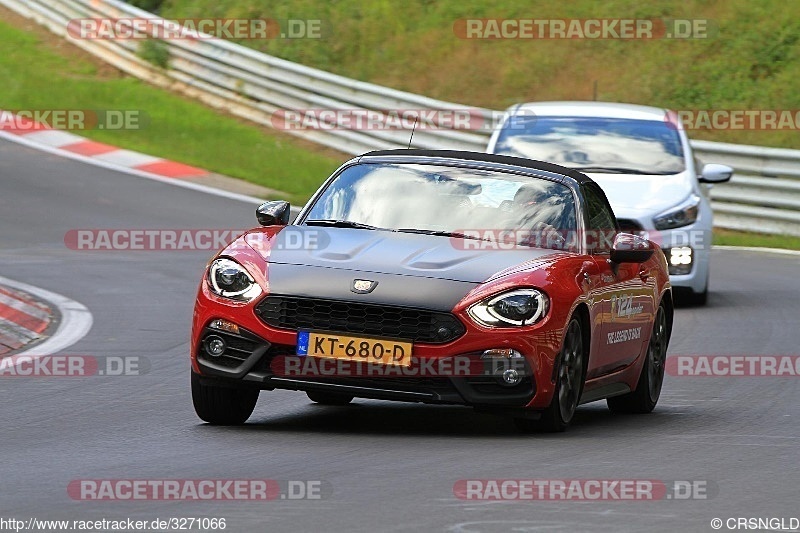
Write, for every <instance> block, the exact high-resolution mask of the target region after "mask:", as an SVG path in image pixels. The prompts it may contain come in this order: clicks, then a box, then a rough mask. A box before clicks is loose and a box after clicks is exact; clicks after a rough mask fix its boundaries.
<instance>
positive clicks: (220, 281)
mask: <svg viewBox="0 0 800 533" xmlns="http://www.w3.org/2000/svg"><path fill="white" fill-rule="evenodd" d="M208 285H209V287H210V288H211V292H213V293H214V294H217V295H219V296H223V297H225V298H230V299H232V300H240V301H250V300H252V299H253V298H255V297H256V296H258V295H259V294H261V289H260V288H259V286H258V284H257V283H256V282H255V280H254V279H253V278H252V277H251V276H250V274H249V273H248V272H247V271H246V270H245V269H244V267H243V266H242V265H240V264H239V263H237V262H236V261H233V260H232V259H226V258H224V257H223V258H220V259H216V260H215V261H214V262H213V263H211V266H210V267H209V269H208Z"/></svg>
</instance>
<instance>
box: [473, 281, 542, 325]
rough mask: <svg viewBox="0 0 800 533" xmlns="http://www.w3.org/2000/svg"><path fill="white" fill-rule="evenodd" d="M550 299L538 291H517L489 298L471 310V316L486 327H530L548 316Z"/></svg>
mask: <svg viewBox="0 0 800 533" xmlns="http://www.w3.org/2000/svg"><path fill="white" fill-rule="evenodd" d="M549 305H550V299H549V298H548V297H547V295H546V294H545V293H543V292H542V291H540V290H537V289H516V290H513V291H509V292H504V293H502V294H499V295H497V296H493V297H491V298H487V299H486V300H483V301H481V302H478V303H477V304H475V305H473V306H472V307H470V308H469V315H470V316H471V317H472V318H473V319H475V320H476V321H477V322H478V323H480V324H482V325H484V326H493V327H508V326H530V325H531V324H535V323H536V322H538V321H539V320H541V319H542V318H544V316H545V315H546V314H547V310H548V307H549Z"/></svg>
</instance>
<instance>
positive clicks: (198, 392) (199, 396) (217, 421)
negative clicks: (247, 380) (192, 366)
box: [192, 372, 260, 426]
mask: <svg viewBox="0 0 800 533" xmlns="http://www.w3.org/2000/svg"><path fill="white" fill-rule="evenodd" d="M259 392H260V391H259V390H258V389H235V388H228V387H215V386H213V385H204V384H203V383H201V382H200V376H199V375H197V374H195V373H194V372H192V403H194V411H195V412H196V413H197V416H199V417H200V419H201V420H203V421H205V422H208V423H209V424H214V425H218V426H238V425H240V424H244V423H245V421H246V420H247V419H248V418H250V415H251V414H253V409H255V407H256V402H257V401H258V393H259Z"/></svg>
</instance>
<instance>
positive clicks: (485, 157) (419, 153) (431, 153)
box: [361, 149, 593, 183]
mask: <svg viewBox="0 0 800 533" xmlns="http://www.w3.org/2000/svg"><path fill="white" fill-rule="evenodd" d="M372 156H409V157H442V158H449V159H463V160H465V161H486V162H490V163H499V164H503V165H513V166H517V167H525V168H532V169H535V170H544V171H546V172H553V173H555V174H561V175H563V176H569V177H570V178H572V179H574V180H575V181H577V182H578V183H587V182H592V181H593V180H592V179H591V178H590V177H589V176H587V175H586V174H582V173H581V172H578V171H577V170H575V169H572V168H567V167H562V166H561V165H556V164H553V163H547V162H545V161H537V160H535V159H525V158H522V157H512V156H509V155H497V154H487V153H484V152H468V151H465V150H463V151H462V150H417V149H412V150H404V149H401V150H377V151H374V152H367V153H366V154H363V155H362V156H361V157H372Z"/></svg>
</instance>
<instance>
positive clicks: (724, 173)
mask: <svg viewBox="0 0 800 533" xmlns="http://www.w3.org/2000/svg"><path fill="white" fill-rule="evenodd" d="M732 176H733V169H732V168H731V167H729V166H727V165H718V164H717V163H709V164H708V165H705V166H704V167H703V172H702V173H701V174H700V176H698V179H699V180H700V182H701V183H723V182H725V181H728V180H730V179H731V177H732Z"/></svg>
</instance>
